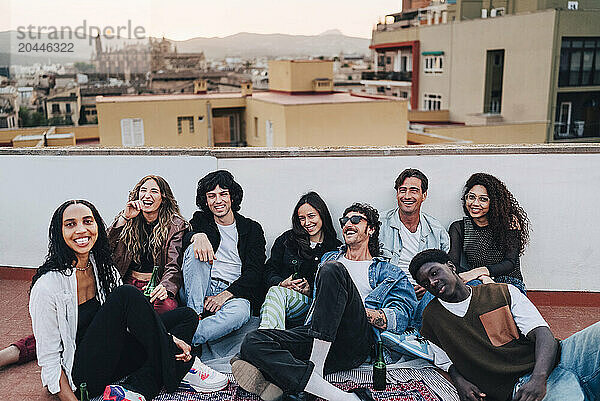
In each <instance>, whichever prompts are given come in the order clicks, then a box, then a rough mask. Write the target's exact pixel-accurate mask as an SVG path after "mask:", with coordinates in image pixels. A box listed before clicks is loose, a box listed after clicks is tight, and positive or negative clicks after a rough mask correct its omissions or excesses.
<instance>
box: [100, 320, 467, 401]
mask: <svg viewBox="0 0 600 401" xmlns="http://www.w3.org/2000/svg"><path fill="white" fill-rule="evenodd" d="M258 324H259V319H258V318H256V317H252V318H251V319H250V321H248V323H246V324H245V325H244V326H242V327H241V328H240V329H238V330H236V331H234V332H233V333H231V334H229V335H227V336H225V337H223V338H222V339H220V340H219V341H215V342H211V343H209V344H205V345H203V347H202V357H201V360H202V362H204V363H205V364H207V365H208V366H210V367H212V368H213V369H215V370H218V371H219V372H222V373H226V374H227V376H228V377H229V385H228V386H227V387H226V388H225V389H223V390H221V391H218V392H214V393H194V392H190V391H186V390H179V391H177V392H175V393H170V394H169V393H165V392H164V391H163V392H161V393H160V394H159V395H158V397H156V398H154V400H155V401H261V400H260V398H259V397H258V396H256V395H254V394H250V393H248V392H246V391H244V390H243V389H241V388H240V387H239V386H238V385H237V383H236V382H235V379H234V378H233V375H232V374H231V365H230V364H229V360H230V359H231V357H233V356H234V355H235V354H237V353H238V352H239V350H240V345H241V342H242V340H243V338H244V336H245V335H246V334H247V333H248V332H250V331H252V330H255V329H257V328H258ZM325 379H327V380H328V381H329V382H330V383H332V384H333V385H335V386H337V387H339V388H341V389H343V390H349V389H351V388H354V387H364V386H367V387H369V388H371V389H372V387H371V386H372V384H373V367H372V365H370V364H363V365H361V366H359V367H357V368H355V369H352V370H347V371H342V372H336V373H332V374H329V375H327V376H326V377H325ZM373 395H374V396H375V399H376V400H377V401H384V400H385V401H459V398H458V394H457V393H456V389H455V388H454V386H452V384H451V383H450V382H448V380H446V379H445V378H444V377H443V376H442V375H441V374H440V373H439V372H438V371H437V370H436V369H435V368H434V367H433V366H432V365H431V364H430V363H429V362H427V361H425V360H423V359H413V360H405V361H401V362H397V363H394V364H389V365H388V366H387V387H386V389H385V390H384V391H374V392H373ZM96 400H98V401H100V400H102V398H101V397H99V398H96V399H95V400H94V401H96Z"/></svg>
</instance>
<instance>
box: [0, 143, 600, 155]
mask: <svg viewBox="0 0 600 401" xmlns="http://www.w3.org/2000/svg"><path fill="white" fill-rule="evenodd" d="M595 153H600V144H595V143H560V144H558V143H557V144H531V145H526V144H523V145H472V144H448V145H413V146H399V147H331V148H259V147H247V148H180V149H176V148H101V147H98V148H92V147H85V148H82V147H64V148H54V147H53V148H0V156H3V155H28V156H34V155H39V156H128V155H133V156H178V155H185V156H212V157H215V158H223V159H224V158H271V157H365V156H373V157H377V156H410V155H453V154H455V155H501V154H595Z"/></svg>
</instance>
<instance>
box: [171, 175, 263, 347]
mask: <svg viewBox="0 0 600 401" xmlns="http://www.w3.org/2000/svg"><path fill="white" fill-rule="evenodd" d="M242 195H243V191H242V187H241V186H240V185H239V184H238V183H237V182H235V180H234V179H233V176H232V175H231V173H229V172H228V171H225V170H219V171H215V172H212V173H210V174H208V175H206V176H205V177H203V178H202V179H201V180H200V181H199V182H198V190H197V193H196V204H197V206H198V208H199V209H200V210H199V211H197V212H196V213H194V217H193V218H192V220H190V225H191V231H190V232H188V233H187V234H185V235H184V237H183V244H184V246H186V247H187V249H186V251H185V255H184V259H183V266H182V271H183V286H182V289H181V291H180V297H181V298H182V300H183V301H184V302H185V303H186V304H187V306H189V307H191V308H193V309H194V310H195V311H196V312H197V313H198V314H200V315H201V316H202V318H201V320H200V322H199V324H198V328H197V330H196V333H195V335H194V339H193V341H192V345H193V346H194V347H196V349H197V348H198V347H199V346H201V345H202V344H203V343H206V342H208V341H213V340H217V339H219V338H221V337H223V336H225V335H227V334H229V333H230V332H232V331H233V330H236V329H238V328H240V327H241V326H242V325H243V324H244V323H246V322H247V321H248V319H249V318H250V315H251V313H252V311H258V310H259V308H260V305H261V304H262V302H263V300H264V289H263V285H262V276H263V270H264V262H265V236H264V233H263V230H262V228H261V226H260V224H258V223H257V222H256V221H253V220H251V219H249V218H247V217H244V216H242V215H241V214H239V213H238V211H239V210H240V203H241V202H242Z"/></svg>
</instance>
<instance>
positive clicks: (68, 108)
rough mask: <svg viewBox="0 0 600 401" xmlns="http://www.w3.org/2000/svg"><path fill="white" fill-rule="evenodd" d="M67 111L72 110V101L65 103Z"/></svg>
mask: <svg viewBox="0 0 600 401" xmlns="http://www.w3.org/2000/svg"><path fill="white" fill-rule="evenodd" d="M65 111H66V112H67V113H70V112H71V103H67V104H65Z"/></svg>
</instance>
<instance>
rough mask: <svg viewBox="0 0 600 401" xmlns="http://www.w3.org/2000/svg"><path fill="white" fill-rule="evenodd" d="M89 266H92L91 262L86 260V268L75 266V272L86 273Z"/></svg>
mask: <svg viewBox="0 0 600 401" xmlns="http://www.w3.org/2000/svg"><path fill="white" fill-rule="evenodd" d="M91 265H92V261H91V260H89V259H88V262H87V266H86V267H77V266H75V270H77V271H80V272H84V271H86V270H87V269H89V267H90V266H91Z"/></svg>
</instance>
